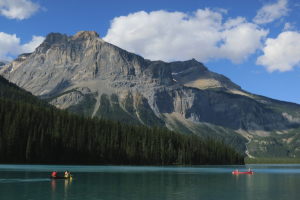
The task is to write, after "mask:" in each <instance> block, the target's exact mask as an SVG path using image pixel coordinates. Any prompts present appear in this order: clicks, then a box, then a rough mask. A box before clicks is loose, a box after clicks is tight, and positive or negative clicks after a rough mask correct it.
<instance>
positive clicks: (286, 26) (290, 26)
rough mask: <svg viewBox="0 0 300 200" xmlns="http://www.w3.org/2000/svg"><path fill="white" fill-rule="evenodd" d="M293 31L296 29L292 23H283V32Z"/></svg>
mask: <svg viewBox="0 0 300 200" xmlns="http://www.w3.org/2000/svg"><path fill="white" fill-rule="evenodd" d="M295 29H296V27H295V25H294V24H293V23H289V22H286V23H284V27H283V30H284V31H292V30H295Z"/></svg>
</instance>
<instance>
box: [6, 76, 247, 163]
mask: <svg viewBox="0 0 300 200" xmlns="http://www.w3.org/2000/svg"><path fill="white" fill-rule="evenodd" d="M0 155H1V156H0V163H50V164H55V163H60V164H68V163H75V164H131V165H133V164H135V165H146V164H148V165H170V164H179V165H181V164H243V163H244V158H243V156H242V155H241V154H239V153H237V152H236V151H234V150H233V149H232V148H231V147H228V146H226V145H224V144H222V143H220V142H216V141H212V140H201V139H200V138H198V137H196V136H187V135H182V134H178V133H174V132H171V131H169V130H167V129H162V128H148V127H145V126H132V125H126V124H121V123H118V122H112V121H107V120H99V119H91V118H84V117H82V116H78V115H75V114H70V113H68V112H66V111H62V110H59V109H57V108H55V107H54V106H51V105H49V104H48V103H46V102H45V101H43V100H40V99H39V98H37V97H35V96H33V95H32V94H30V93H29V92H26V91H24V90H23V89H20V88H19V87H17V86H16V85H14V84H11V83H9V82H8V81H7V80H5V79H4V78H2V77H1V76H0Z"/></svg>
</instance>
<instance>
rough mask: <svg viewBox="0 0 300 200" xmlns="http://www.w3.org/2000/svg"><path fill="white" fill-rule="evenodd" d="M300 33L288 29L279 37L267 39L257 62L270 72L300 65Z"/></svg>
mask: <svg viewBox="0 0 300 200" xmlns="http://www.w3.org/2000/svg"><path fill="white" fill-rule="evenodd" d="M299 52H300V33H299V32H295V31H286V32H282V33H280V34H279V35H278V37H277V38H275V39H272V38H269V39H267V40H266V44H265V47H264V48H263V55H262V56H260V57H258V59H257V64H259V65H263V66H265V67H266V69H267V70H268V71H269V72H273V71H276V70H278V71H280V72H284V71H289V70H292V69H293V68H294V67H296V66H299V65H300V54H299Z"/></svg>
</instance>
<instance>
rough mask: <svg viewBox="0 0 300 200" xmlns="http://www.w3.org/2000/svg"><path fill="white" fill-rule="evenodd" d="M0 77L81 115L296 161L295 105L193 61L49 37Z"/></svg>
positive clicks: (94, 40)
mask: <svg viewBox="0 0 300 200" xmlns="http://www.w3.org/2000/svg"><path fill="white" fill-rule="evenodd" d="M0 74H2V75H3V76H4V77H5V78H7V79H8V80H9V81H11V82H13V83H15V84H17V85H18V86H20V87H22V88H24V89H25V90H28V91H30V92H31V93H33V94H34V95H36V96H39V97H41V98H44V99H46V100H48V101H49V102H50V103H51V104H52V105H54V106H56V107H57V108H61V109H68V110H70V111H72V112H75V113H79V114H82V115H85V116H92V117H99V118H106V119H112V120H118V121H120V122H126V123H131V124H142V125H147V126H160V127H164V126H165V127H167V128H169V129H170V130H176V131H180V132H182V133H188V134H190V133H193V134H196V135H199V136H201V137H212V138H217V139H220V140H223V141H224V142H225V143H228V144H230V145H232V146H234V147H235V148H236V149H238V150H239V151H243V152H246V153H247V154H248V156H249V157H273V156H275V157H300V140H299V139H298V138H299V137H300V135H299V130H300V129H299V126H300V105H298V104H293V103H288V102H282V101H277V100H273V99H270V98H267V97H263V96H258V95H254V94H251V93H249V92H246V91H244V90H243V89H242V88H241V87H240V86H238V85H236V84H235V83H233V82H232V81H231V80H230V79H228V78H226V77H225V76H223V75H220V74H217V73H214V72H211V71H209V70H208V69H207V68H206V67H205V66H204V65H203V64H202V63H200V62H198V61H196V60H194V59H192V60H188V61H181V62H170V63H167V62H163V61H150V60H147V59H144V58H142V57H141V56H138V55H135V54H133V53H130V52H127V51H125V50H123V49H121V48H118V47H116V46H114V45H112V44H109V43H107V42H105V41H104V40H102V39H101V38H99V35H98V34H97V33H96V32H93V31H81V32H78V33H77V34H75V35H74V36H67V35H64V34H60V33H50V34H49V35H48V36H47V37H46V39H45V41H44V42H43V43H42V44H41V45H40V46H39V47H38V48H37V49H36V50H35V51H34V52H33V53H31V54H23V55H20V56H19V57H18V58H17V59H16V60H14V61H13V62H11V63H9V64H7V65H6V66H5V67H3V68H2V69H1V70H0Z"/></svg>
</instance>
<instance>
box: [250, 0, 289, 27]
mask: <svg viewBox="0 0 300 200" xmlns="http://www.w3.org/2000/svg"><path fill="white" fill-rule="evenodd" d="M288 11H289V9H288V0H278V1H277V2H276V3H273V4H267V5H265V6H263V7H262V8H261V9H260V10H259V11H258V12H257V14H256V16H255V17H254V19H253V21H254V22H255V23H256V24H267V23H270V22H273V21H274V20H276V19H278V18H280V17H283V16H286V15H287V14H288Z"/></svg>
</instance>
